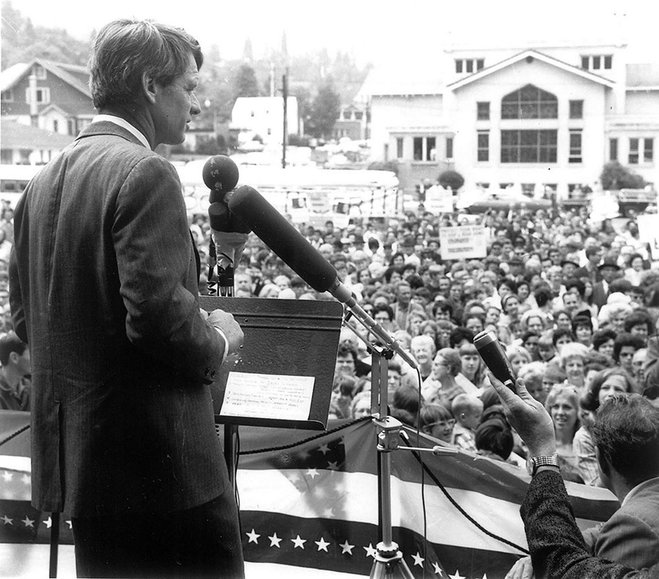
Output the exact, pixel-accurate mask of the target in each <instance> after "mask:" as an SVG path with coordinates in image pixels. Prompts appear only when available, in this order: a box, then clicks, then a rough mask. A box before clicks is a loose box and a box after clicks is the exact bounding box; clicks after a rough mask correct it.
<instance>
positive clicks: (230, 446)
mask: <svg viewBox="0 0 659 579" xmlns="http://www.w3.org/2000/svg"><path fill="white" fill-rule="evenodd" d="M208 250H209V251H208V253H209V257H210V263H209V265H208V293H209V295H220V296H222V297H234V292H233V267H232V266H227V267H226V268H223V267H222V266H220V265H218V263H217V248H216V246H215V241H214V240H213V236H212V235H211V238H210V243H209V248H208ZM216 267H217V282H215V281H212V278H213V272H214V270H215V268H216ZM229 270H230V271H229ZM229 282H230V285H229ZM237 453H238V425H237V424H232V423H230V422H225V423H224V460H225V462H226V463H227V471H228V472H229V483H230V484H231V489H232V491H233V496H234V497H236V502H237V499H238V483H237V480H236V478H237V477H236V474H237V470H238V461H237V460H236V456H237Z"/></svg>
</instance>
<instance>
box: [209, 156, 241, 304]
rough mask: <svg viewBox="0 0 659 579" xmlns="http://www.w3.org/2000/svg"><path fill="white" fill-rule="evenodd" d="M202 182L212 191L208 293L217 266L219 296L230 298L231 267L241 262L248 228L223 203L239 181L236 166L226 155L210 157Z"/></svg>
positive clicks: (231, 284) (211, 288) (232, 270)
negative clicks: (238, 261) (239, 260)
mask: <svg viewBox="0 0 659 579" xmlns="http://www.w3.org/2000/svg"><path fill="white" fill-rule="evenodd" d="M202 178H203V180H204V183H205V184H206V186H207V187H208V188H209V189H210V190H211V192H210V196H209V201H210V206H209V207H208V218H209V221H210V226H211V232H212V234H211V242H210V247H209V254H210V258H211V261H210V264H209V271H208V279H209V290H211V291H213V290H214V285H215V283H214V282H212V281H211V278H212V277H213V269H214V268H215V266H217V279H218V285H219V290H220V294H221V295H223V296H224V295H229V296H231V295H233V284H234V280H233V273H234V268H233V266H234V264H235V262H236V261H237V260H238V259H239V258H240V254H241V253H242V250H243V248H244V247H245V242H246V241H247V234H248V233H249V231H250V230H249V227H248V226H247V225H246V224H245V223H244V222H243V221H242V220H241V219H240V218H239V217H237V216H235V215H232V213H231V211H230V210H229V207H228V205H227V204H226V202H225V197H226V196H227V194H228V193H229V192H230V191H231V190H232V189H233V188H234V187H235V186H236V184H237V183H238V178H239V171H238V166H237V165H236V164H235V163H234V162H233V161H232V160H231V159H230V158H229V157H227V156H225V155H215V156H214V157H210V158H209V159H208V160H207V161H206V163H205V164H204V167H203V169H202ZM213 293H214V291H213Z"/></svg>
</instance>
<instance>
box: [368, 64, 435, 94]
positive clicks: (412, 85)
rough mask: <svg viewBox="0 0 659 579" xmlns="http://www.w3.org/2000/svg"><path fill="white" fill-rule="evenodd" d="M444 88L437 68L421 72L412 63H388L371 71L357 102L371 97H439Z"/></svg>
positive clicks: (425, 68)
mask: <svg viewBox="0 0 659 579" xmlns="http://www.w3.org/2000/svg"><path fill="white" fill-rule="evenodd" d="M444 86H445V83H444V81H443V80H442V79H441V78H440V73H439V70H438V69H436V68H432V67H424V70H423V72H419V70H418V67H415V66H412V63H410V62H405V63H400V64H394V63H387V64H386V65H385V66H376V67H374V68H373V69H371V71H370V72H369V73H368V76H367V77H366V79H365V80H364V84H363V85H362V87H361V88H360V89H359V92H358V93H357V96H356V97H355V100H367V99H368V97H369V96H437V95H442V94H443V93H444Z"/></svg>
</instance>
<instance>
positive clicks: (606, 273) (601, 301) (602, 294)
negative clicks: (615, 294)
mask: <svg viewBox="0 0 659 579" xmlns="http://www.w3.org/2000/svg"><path fill="white" fill-rule="evenodd" d="M620 269H621V268H620V266H619V265H618V262H617V261H616V260H615V259H612V258H610V257H605V258H604V260H603V261H602V262H601V263H600V264H599V265H598V266H597V270H598V271H599V274H600V276H601V279H600V281H598V282H597V283H595V284H594V285H593V303H594V304H595V305H596V306H597V307H598V308H600V309H601V308H602V306H603V305H605V304H606V303H607V300H608V297H609V294H610V293H611V292H610V288H609V286H610V284H611V282H612V281H613V280H614V279H616V278H617V277H618V275H619V274H620Z"/></svg>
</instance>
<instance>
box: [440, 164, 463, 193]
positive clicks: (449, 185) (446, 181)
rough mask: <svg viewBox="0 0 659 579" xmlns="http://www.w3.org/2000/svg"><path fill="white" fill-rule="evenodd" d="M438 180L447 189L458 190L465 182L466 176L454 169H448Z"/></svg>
mask: <svg viewBox="0 0 659 579" xmlns="http://www.w3.org/2000/svg"><path fill="white" fill-rule="evenodd" d="M437 180H438V181H439V184H440V185H441V186H442V187H444V188H445V189H451V190H452V191H457V190H458V189H460V187H462V186H463V185H464V184H465V180H464V177H463V176H462V175H460V173H458V172H457V171H453V170H452V169H447V170H446V171H444V172H442V173H440V174H439V177H438V178H437Z"/></svg>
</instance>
